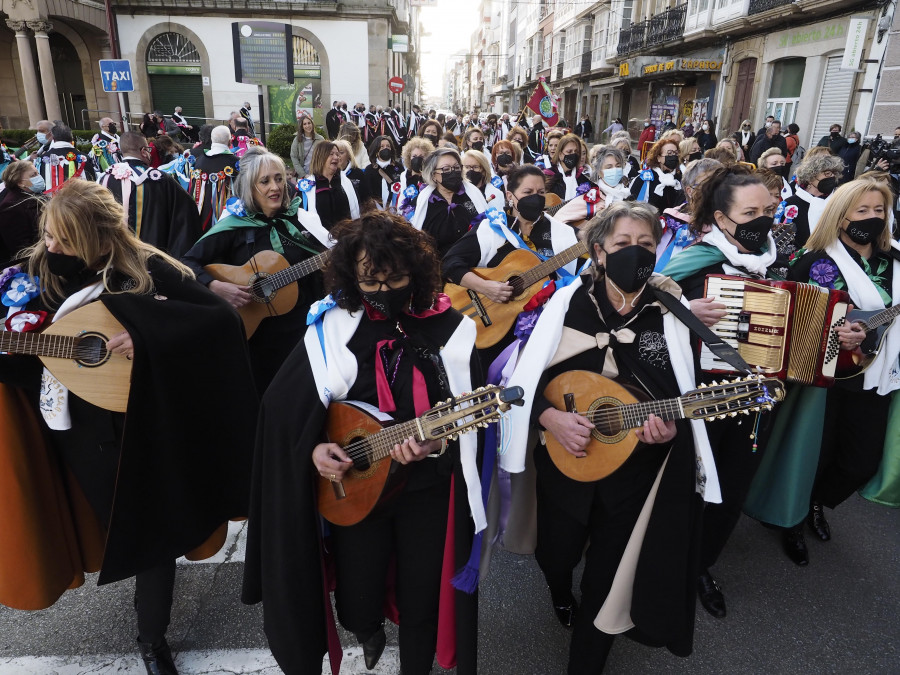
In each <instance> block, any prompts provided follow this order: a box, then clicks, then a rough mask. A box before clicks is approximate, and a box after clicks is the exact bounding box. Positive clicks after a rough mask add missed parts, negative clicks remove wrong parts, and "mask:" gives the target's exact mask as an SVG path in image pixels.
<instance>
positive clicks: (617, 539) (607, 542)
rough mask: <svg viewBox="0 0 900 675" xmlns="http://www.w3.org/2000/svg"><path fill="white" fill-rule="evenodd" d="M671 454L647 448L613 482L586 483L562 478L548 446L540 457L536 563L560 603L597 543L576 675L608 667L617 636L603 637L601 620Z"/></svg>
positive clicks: (589, 567) (575, 642) (571, 668)
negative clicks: (637, 525) (652, 490)
mask: <svg viewBox="0 0 900 675" xmlns="http://www.w3.org/2000/svg"><path fill="white" fill-rule="evenodd" d="M666 451H667V447H657V446H646V447H642V448H639V449H638V450H636V451H635V454H633V455H632V456H631V457H630V458H629V459H628V461H627V462H625V464H623V465H622V466H621V467H620V468H619V469H618V471H616V472H615V473H613V474H612V475H610V476H608V477H607V478H604V479H603V480H600V481H597V482H595V483H580V482H578V481H574V480H572V479H570V478H568V477H566V476H565V475H564V474H562V473H561V472H560V471H559V470H558V469H557V468H556V466H555V465H554V464H553V461H552V460H551V459H550V457H549V455H548V454H547V451H546V449H544V448H543V447H542V446H539V447H538V448H537V449H536V450H535V466H536V468H537V472H538V473H537V527H538V531H537V548H536V549H535V558H536V559H537V562H538V565H539V566H540V568H541V571H542V572H543V573H544V577H545V578H546V579H547V585H548V586H549V587H550V593H551V595H552V596H553V597H554V598H555V599H556V598H560V599H561V598H564V597H565V596H566V595H567V594H570V593H571V589H572V571H573V569H574V568H575V566H576V565H577V564H578V562H579V561H580V560H581V555H582V552H583V551H584V547H585V544H589V545H588V548H587V551H586V552H585V553H584V555H585V566H584V574H583V576H582V578H581V605H580V606H579V609H578V612H577V613H576V615H575V624H574V626H573V630H572V641H571V644H570V647H569V665H568V671H567V672H568V673H569V675H588V674H595V673H600V672H602V671H603V668H604V666H605V665H606V659H607V657H608V656H609V651H610V649H611V648H612V644H613V640H614V638H615V636H613V635H609V634H607V633H603V632H601V631H599V630H597V628H595V627H594V619H595V618H596V616H597V613H598V612H599V611H600V608H601V607H602V606H603V602H604V601H605V599H606V596H607V595H608V594H609V590H610V588H611V586H612V582H613V578H614V577H615V574H616V570H617V569H618V566H619V562H620V561H621V558H622V553H623V552H624V550H625V546H626V545H627V543H628V539H629V537H630V536H631V533H632V530H633V529H634V525H635V523H636V522H637V518H638V515H639V514H640V511H641V508H642V507H643V506H644V501H645V500H646V499H647V495H648V493H649V492H650V488H651V487H652V486H653V481H654V480H655V479H656V475H657V473H658V471H659V468H660V466H661V464H662V461H663V459H665V456H666Z"/></svg>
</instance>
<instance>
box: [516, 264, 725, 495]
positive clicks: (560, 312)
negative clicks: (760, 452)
mask: <svg viewBox="0 0 900 675" xmlns="http://www.w3.org/2000/svg"><path fill="white" fill-rule="evenodd" d="M664 279H665V277H663V276H662V275H659V274H654V275H653V276H652V277H651V285H656V284H658V283H660V282H661V281H662V280H664ZM654 280H655V281H654ZM583 283H584V277H583V276H582V277H579V278H578V279H576V280H575V281H574V282H572V283H571V284H569V285H568V286H565V287H563V288H561V289H559V290H558V291H557V292H556V293H554V294H553V296H552V297H551V298H550V301H549V302H548V303H547V304H546V305H544V310H543V312H542V313H541V316H540V318H539V319H538V322H537V325H536V326H535V328H534V332H533V333H532V334H531V337H530V338H529V339H528V342H527V343H526V344H525V349H524V350H523V351H522V352H521V356H520V358H519V360H518V364H519V365H517V367H516V369H515V371H514V372H513V374H512V376H511V377H510V378H509V383H508V385H507V386H509V387H514V386H519V387H522V388H523V389H524V390H525V403H524V405H522V406H514V407H513V408H512V409H511V411H510V423H509V425H507V428H508V429H509V432H508V435H507V436H506V438H504V440H503V443H502V444H501V447H502V448H504V451H503V453H502V454H501V455H500V466H501V467H502V468H503V469H505V470H506V471H509V472H510V473H520V472H522V471H524V470H525V450H526V446H527V441H528V432H529V430H530V429H531V408H532V405H533V403H534V397H535V395H536V393H537V386H538V382H539V381H540V379H541V375H542V374H543V372H544V370H545V369H546V368H547V367H548V365H550V364H551V363H552V361H553V357H554V356H555V354H556V351H557V348H558V346H559V341H560V338H561V337H562V331H563V320H564V319H565V316H566V311H567V310H568V308H569V303H570V302H571V300H572V296H573V295H574V294H575V291H577V290H578V289H579V288H581V286H582V284H583ZM681 303H682V304H683V305H685V306H686V307H690V305H689V304H688V302H687V301H686V300H685V298H684V296H682V297H681ZM663 311H664V313H663V332H664V334H665V338H666V343H667V344H668V345H669V357H670V360H671V363H672V369H673V371H674V372H675V379H676V380H677V382H678V388H679V390H680V391H681V392H682V393H685V392H687V391H690V390H691V389H694V388H695V387H696V381H695V379H694V356H693V351H692V346H691V335H690V331H689V330H688V328H687V326H685V325H684V324H683V323H681V322H680V321H679V320H678V319H677V318H676V317H675V316H674V315H673V314H672V313H671V312H669V311H665V310H663ZM691 431H692V432H693V434H694V451H695V453H696V455H697V461H698V470H699V471H701V472H702V473H703V474H704V475H705V476H706V480H705V481H703V480H698V481H697V491H698V492H699V493H700V495H701V496H702V497H703V499H704V500H705V501H707V502H711V503H713V504H720V503H721V502H722V493H721V489H720V487H719V479H718V474H717V473H716V465H715V461H714V460H713V454H712V448H711V446H710V444H709V437H708V436H707V434H706V425H705V422H704V421H703V420H691Z"/></svg>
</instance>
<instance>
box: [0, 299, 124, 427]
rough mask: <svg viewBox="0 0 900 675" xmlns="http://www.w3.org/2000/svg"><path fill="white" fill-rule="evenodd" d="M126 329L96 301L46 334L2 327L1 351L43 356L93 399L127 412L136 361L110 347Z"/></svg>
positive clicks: (56, 373)
mask: <svg viewBox="0 0 900 675" xmlns="http://www.w3.org/2000/svg"><path fill="white" fill-rule="evenodd" d="M124 330H125V328H124V327H123V326H122V324H120V323H119V322H118V321H116V319H115V318H114V317H113V315H112V314H110V313H109V310H108V309H106V307H105V306H104V305H103V303H102V302H91V303H89V304H87V305H84V306H83V307H79V308H78V309H76V310H73V311H72V312H70V313H69V314H66V315H65V316H64V317H62V318H61V319H59V320H58V321H56V322H55V323H52V324H50V325H49V326H47V328H45V329H44V330H43V331H42V332H40V333H37V332H28V333H13V332H8V331H0V352H7V353H9V354H27V355H32V356H37V357H38V358H39V359H40V360H41V363H43V364H44V366H45V367H46V368H47V370H49V371H50V373H51V374H52V375H53V377H55V378H56V379H57V380H59V381H60V383H61V384H63V385H65V386H66V388H68V389H69V390H71V391H72V393H74V394H76V395H77V396H78V397H79V398H82V399H84V400H85V401H87V402H88V403H90V404H92V405H95V406H97V407H98V408H104V409H106V410H112V411H114V412H125V411H126V410H127V408H128V393H129V391H130V390H131V365H132V362H131V361H130V360H128V359H126V358H125V357H124V356H123V355H122V354H115V353H113V352H111V351H109V350H108V349H107V348H106V343H107V342H108V341H109V339H110V338H111V337H112V336H114V335H117V334H119V333H121V332H123V331H124Z"/></svg>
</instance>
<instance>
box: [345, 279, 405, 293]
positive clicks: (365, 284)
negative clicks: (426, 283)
mask: <svg viewBox="0 0 900 675" xmlns="http://www.w3.org/2000/svg"><path fill="white" fill-rule="evenodd" d="M409 281H410V276H409V274H398V275H396V276H393V277H390V278H389V279H385V280H384V281H381V280H379V279H360V280H359V281H357V284H358V285H359V289H360V290H361V291H364V292H366V293H376V292H378V291H380V290H381V289H382V287H384V288H386V289H387V290H389V291H396V290H397V289H399V288H406V286H408V285H409Z"/></svg>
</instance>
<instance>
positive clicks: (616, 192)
mask: <svg viewBox="0 0 900 675" xmlns="http://www.w3.org/2000/svg"><path fill="white" fill-rule="evenodd" d="M629 168H631V167H630V165H629ZM597 187H599V188H600V191H601V192H602V193H603V196H604V198H605V199H604V201H605V202H606V206H609V205H610V204H615V203H616V202H621V201H625V200H626V199H630V198H631V190H629V189H628V186H627V185H623V184H622V183H619V184H618V185H613V186H609V185H607V184H606V181H604V180H603V179H602V178H601V179H600V180H598V181H597Z"/></svg>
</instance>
